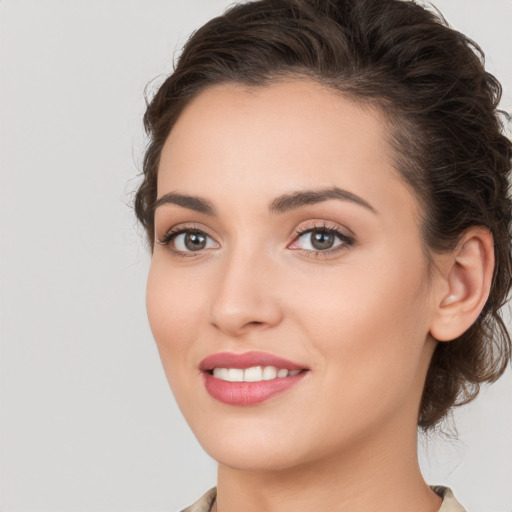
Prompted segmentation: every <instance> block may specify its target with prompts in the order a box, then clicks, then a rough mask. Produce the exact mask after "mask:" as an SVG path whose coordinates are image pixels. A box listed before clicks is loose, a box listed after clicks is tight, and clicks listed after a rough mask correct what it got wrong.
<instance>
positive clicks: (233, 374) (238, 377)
mask: <svg viewBox="0 0 512 512" xmlns="http://www.w3.org/2000/svg"><path fill="white" fill-rule="evenodd" d="M227 377H228V378H227V379H226V380H228V381H229V382H243V381H244V371H243V370H241V369H240V368H229V369H228V375H227Z"/></svg>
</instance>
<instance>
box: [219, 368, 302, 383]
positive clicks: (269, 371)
mask: <svg viewBox="0 0 512 512" xmlns="http://www.w3.org/2000/svg"><path fill="white" fill-rule="evenodd" d="M299 373H300V370H286V369H285V368H281V369H279V368H276V367H275V366H265V367H261V366H252V367H251V368H246V369H245V370H242V369H240V368H214V369H213V376H214V377H216V378H217V379H221V380H226V381H228V382H260V381H262V380H272V379H276V378H283V377H293V376H294V375H298V374H299Z"/></svg>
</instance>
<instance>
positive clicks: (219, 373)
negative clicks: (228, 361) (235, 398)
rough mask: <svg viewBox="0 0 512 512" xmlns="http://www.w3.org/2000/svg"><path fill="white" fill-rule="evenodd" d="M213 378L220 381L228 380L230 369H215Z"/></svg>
mask: <svg viewBox="0 0 512 512" xmlns="http://www.w3.org/2000/svg"><path fill="white" fill-rule="evenodd" d="M213 376H214V377H217V378H218V379H222V380H228V369H227V368H214V370H213Z"/></svg>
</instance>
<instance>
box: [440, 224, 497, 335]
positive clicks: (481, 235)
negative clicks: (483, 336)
mask: <svg viewBox="0 0 512 512" xmlns="http://www.w3.org/2000/svg"><path fill="white" fill-rule="evenodd" d="M447 256H448V257H447V261H446V264H445V268H444V270H443V271H442V272H441V274H442V275H440V276H439V279H441V280H442V281H443V286H441V287H439V289H440V293H439V295H438V296H437V297H436V298H435V299H434V300H435V301H436V305H435V308H436V311H435V314H434V317H433V319H432V323H431V327H430V334H431V335H432V336H433V337H434V338H435V339H436V340H438V341H451V340H453V339H455V338H458V337H459V336H460V335H462V334H463V333H464V332H465V331H466V330H467V329H469V327H471V325H472V324H473V323H474V322H475V320H476V319H477V318H478V315H479V314H480V312H481V311H482V309H483V307H484V305H485V303H486V301H487V298H488V297H489V290H490V287H491V282H492V275H493V271H494V243H493V237H492V235H491V233H490V232H489V230H488V229H486V228H484V227H480V226H475V227H473V228H470V229H468V230H467V231H466V233H465V234H464V236H463V237H462V239H461V241H460V243H459V244H458V245H457V247H456V249H454V251H452V253H450V254H449V255H447Z"/></svg>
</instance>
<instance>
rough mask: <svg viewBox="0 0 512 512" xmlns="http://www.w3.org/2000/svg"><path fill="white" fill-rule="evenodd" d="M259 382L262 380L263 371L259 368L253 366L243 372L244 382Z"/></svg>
mask: <svg viewBox="0 0 512 512" xmlns="http://www.w3.org/2000/svg"><path fill="white" fill-rule="evenodd" d="M260 380H263V370H262V369H261V366H253V367H252V368H247V369H246V370H245V371H244V382H258V381H260Z"/></svg>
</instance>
